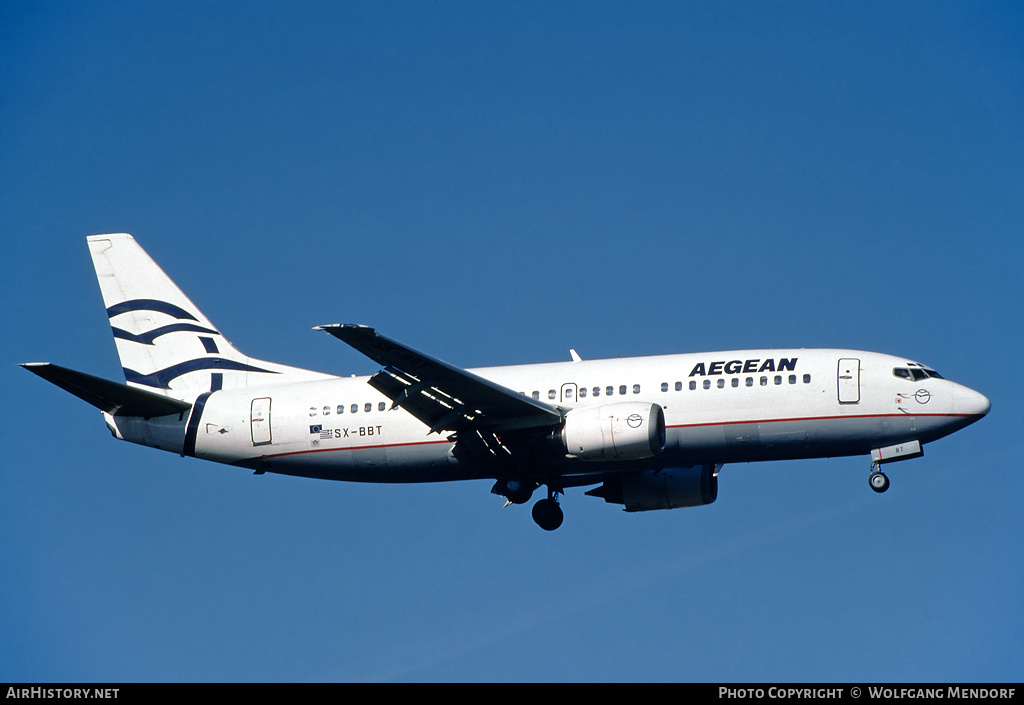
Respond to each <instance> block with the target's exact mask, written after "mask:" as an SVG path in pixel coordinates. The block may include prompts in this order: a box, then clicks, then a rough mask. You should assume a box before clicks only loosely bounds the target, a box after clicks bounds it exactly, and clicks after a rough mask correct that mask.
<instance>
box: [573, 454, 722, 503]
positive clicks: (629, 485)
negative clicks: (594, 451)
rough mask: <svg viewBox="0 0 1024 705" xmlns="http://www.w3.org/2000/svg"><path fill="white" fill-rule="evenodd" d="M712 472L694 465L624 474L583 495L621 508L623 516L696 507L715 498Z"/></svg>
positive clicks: (716, 490)
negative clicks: (655, 510) (599, 498)
mask: <svg viewBox="0 0 1024 705" xmlns="http://www.w3.org/2000/svg"><path fill="white" fill-rule="evenodd" d="M716 470H717V468H716V466H714V465H696V466H694V467H690V468H665V469H664V470H656V471H647V472H636V473H624V474H622V475H619V476H618V477H616V478H614V479H611V480H606V481H605V483H604V484H603V485H601V486H600V487H598V488H596V489H593V490H590V491H589V492H587V494H588V495H590V496H591V497H601V498H603V499H604V501H606V502H610V503H612V504H623V505H625V508H626V511H627V512H645V511H648V510H651V509H677V508H679V507H699V506H701V505H703V504H711V503H712V502H714V501H715V500H716V499H717V498H718V475H717V473H716Z"/></svg>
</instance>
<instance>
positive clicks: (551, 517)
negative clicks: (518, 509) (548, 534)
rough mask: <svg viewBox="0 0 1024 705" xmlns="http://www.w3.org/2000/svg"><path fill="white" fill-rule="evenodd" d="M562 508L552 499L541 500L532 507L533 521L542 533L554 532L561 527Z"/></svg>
mask: <svg viewBox="0 0 1024 705" xmlns="http://www.w3.org/2000/svg"><path fill="white" fill-rule="evenodd" d="M563 518H564V517H563V514H562V508H561V507H559V506H558V502H556V501H554V500H553V499H542V500H540V501H539V502H537V503H536V504H535V505H533V520H534V521H535V522H537V526H539V527H540V528H542V529H544V531H554V530H555V529H557V528H558V527H560V526H561V525H562V519H563Z"/></svg>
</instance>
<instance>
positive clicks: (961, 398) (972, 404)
mask: <svg viewBox="0 0 1024 705" xmlns="http://www.w3.org/2000/svg"><path fill="white" fill-rule="evenodd" d="M991 406H992V405H991V404H990V403H989V400H988V397H986V396H985V395H984V394H979V393H978V392H976V391H974V390H973V389H968V388H967V387H960V388H959V389H958V390H957V391H956V394H955V395H954V396H953V408H954V410H955V411H956V413H958V414H966V415H968V416H977V417H978V418H981V417H982V416H984V415H985V414H987V413H988V410H989V409H990V408H991Z"/></svg>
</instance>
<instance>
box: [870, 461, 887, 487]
mask: <svg viewBox="0 0 1024 705" xmlns="http://www.w3.org/2000/svg"><path fill="white" fill-rule="evenodd" d="M868 484H869V485H871V489H873V490H874V491H875V492H885V491H886V490H887V489H889V478H888V477H886V475H885V473H884V472H882V471H881V470H879V469H878V464H877V463H875V464H873V465H872V466H871V475H870V476H868Z"/></svg>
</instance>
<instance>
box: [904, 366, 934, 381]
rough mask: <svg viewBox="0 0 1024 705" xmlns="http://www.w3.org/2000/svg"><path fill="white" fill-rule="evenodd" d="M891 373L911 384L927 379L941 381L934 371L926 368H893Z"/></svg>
mask: <svg viewBox="0 0 1024 705" xmlns="http://www.w3.org/2000/svg"><path fill="white" fill-rule="evenodd" d="M892 373H893V374H894V375H896V376H897V377H899V378H901V379H906V380H910V381H911V382H920V381H921V380H922V379H928V378H929V377H934V378H936V379H942V375H940V374H939V373H938V372H936V371H935V370H932V369H929V368H927V367H919V366H915V367H894V368H893V370H892Z"/></svg>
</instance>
